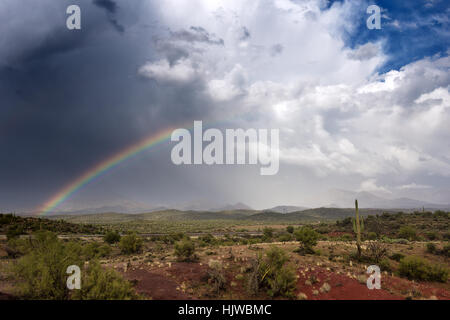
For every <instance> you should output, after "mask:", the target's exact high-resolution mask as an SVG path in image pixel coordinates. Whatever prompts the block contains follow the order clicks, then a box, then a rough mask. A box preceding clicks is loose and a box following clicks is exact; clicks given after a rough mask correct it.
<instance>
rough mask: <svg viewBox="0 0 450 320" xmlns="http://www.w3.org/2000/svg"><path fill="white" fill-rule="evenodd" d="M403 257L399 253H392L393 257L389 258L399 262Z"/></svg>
mask: <svg viewBox="0 0 450 320" xmlns="http://www.w3.org/2000/svg"><path fill="white" fill-rule="evenodd" d="M404 257H405V256H404V255H403V254H401V253H394V254H393V255H391V256H390V258H391V259H392V260H394V261H397V262H400V260H402V259H403V258H404Z"/></svg>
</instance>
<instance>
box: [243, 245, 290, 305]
mask: <svg viewBox="0 0 450 320" xmlns="http://www.w3.org/2000/svg"><path fill="white" fill-rule="evenodd" d="M288 260H289V258H288V256H287V254H286V253H285V252H284V251H283V250H282V249H280V248H278V247H275V246H273V247H271V248H270V249H268V250H266V251H265V254H264V256H263V255H262V254H258V255H257V257H256V259H255V260H254V261H253V262H252V267H251V269H250V275H249V280H248V285H247V288H248V290H249V292H250V293H252V294H257V293H258V292H259V290H260V289H262V288H264V289H266V292H267V294H268V295H269V296H271V297H276V296H281V297H286V298H292V297H294V291H295V285H296V282H297V279H296V276H295V270H294V269H293V268H292V267H290V266H288V265H287V262H288Z"/></svg>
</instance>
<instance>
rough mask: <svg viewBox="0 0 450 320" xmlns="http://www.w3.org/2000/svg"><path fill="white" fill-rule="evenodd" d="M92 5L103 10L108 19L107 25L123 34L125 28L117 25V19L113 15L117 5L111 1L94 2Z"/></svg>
mask: <svg viewBox="0 0 450 320" xmlns="http://www.w3.org/2000/svg"><path fill="white" fill-rule="evenodd" d="M93 3H94V4H95V5H96V6H97V7H99V8H102V9H105V11H106V13H107V17H108V21H109V23H110V24H111V25H112V26H113V28H114V29H115V30H116V31H117V32H119V33H123V32H125V27H124V26H123V25H121V24H120V23H119V21H118V20H117V18H115V17H114V16H115V14H116V13H117V11H118V8H119V7H118V5H117V4H116V3H115V2H114V1H112V0H94V1H93Z"/></svg>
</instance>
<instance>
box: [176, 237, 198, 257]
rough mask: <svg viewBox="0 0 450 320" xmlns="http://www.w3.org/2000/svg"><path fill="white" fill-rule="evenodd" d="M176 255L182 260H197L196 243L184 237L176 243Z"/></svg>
mask: <svg viewBox="0 0 450 320" xmlns="http://www.w3.org/2000/svg"><path fill="white" fill-rule="evenodd" d="M175 255H176V256H177V257H178V260H180V261H187V262H191V261H195V260H197V259H198V257H197V256H196V254H195V244H194V242H193V241H191V240H189V239H183V240H181V241H179V242H177V243H176V244H175Z"/></svg>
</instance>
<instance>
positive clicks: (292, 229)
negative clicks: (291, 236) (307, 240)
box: [286, 226, 294, 233]
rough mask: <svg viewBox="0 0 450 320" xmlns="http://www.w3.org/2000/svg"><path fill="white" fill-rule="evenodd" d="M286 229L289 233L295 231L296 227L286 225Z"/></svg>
mask: <svg viewBox="0 0 450 320" xmlns="http://www.w3.org/2000/svg"><path fill="white" fill-rule="evenodd" d="M286 231H287V232H288V233H294V227H293V226H287V227H286Z"/></svg>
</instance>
